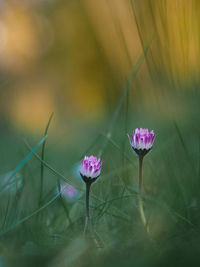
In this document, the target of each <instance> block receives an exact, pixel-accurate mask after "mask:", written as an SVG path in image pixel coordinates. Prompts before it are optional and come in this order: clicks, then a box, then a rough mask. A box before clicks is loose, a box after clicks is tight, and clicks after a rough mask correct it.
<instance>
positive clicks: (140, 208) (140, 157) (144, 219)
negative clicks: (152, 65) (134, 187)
mask: <svg viewBox="0 0 200 267" xmlns="http://www.w3.org/2000/svg"><path fill="white" fill-rule="evenodd" d="M142 163H143V156H139V193H138V202H139V211H140V217H141V220H142V223H143V224H144V227H145V228H146V229H147V221H146V217H145V214H144V209H143V203H142ZM147 230H148V229H147Z"/></svg>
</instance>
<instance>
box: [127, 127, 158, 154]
mask: <svg viewBox="0 0 200 267" xmlns="http://www.w3.org/2000/svg"><path fill="white" fill-rule="evenodd" d="M128 138H129V142H130V144H131V146H132V148H133V149H134V151H135V152H136V153H137V154H138V155H139V156H144V155H145V154H147V153H148V152H149V150H150V149H151V148H152V145H153V142H154V139H155V134H154V131H153V130H152V131H150V132H149V131H148V129H143V128H140V129H138V128H136V129H135V131H133V133H132V135H131V138H130V136H129V135H128Z"/></svg>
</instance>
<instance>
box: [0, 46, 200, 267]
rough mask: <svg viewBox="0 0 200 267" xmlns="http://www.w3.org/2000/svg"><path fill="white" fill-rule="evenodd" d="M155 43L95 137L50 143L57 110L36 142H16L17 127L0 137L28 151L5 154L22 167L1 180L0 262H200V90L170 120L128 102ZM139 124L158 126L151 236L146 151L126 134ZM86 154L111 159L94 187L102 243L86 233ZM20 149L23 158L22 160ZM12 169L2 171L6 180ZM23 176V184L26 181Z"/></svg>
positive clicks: (150, 171) (150, 167)
mask: <svg viewBox="0 0 200 267" xmlns="http://www.w3.org/2000/svg"><path fill="white" fill-rule="evenodd" d="M149 45H150V43H148V44H147V47H146V48H145V50H144V52H143V53H142V54H141V56H140V57H139V59H138V62H137V63H136V65H135V67H134V69H133V72H132V73H131V75H130V78H129V79H128V80H127V84H126V86H125V88H124V89H123V90H122V93H121V96H120V99H119V102H118V104H117V106H116V109H115V110H114V113H113V114H112V116H111V120H110V121H109V123H108V125H107V123H104V124H103V125H102V131H101V132H100V131H99V130H97V131H96V136H92V135H91V133H89V132H88V131H87V129H83V130H82V132H81V133H82V134H81V136H80V138H79V139H78V140H75V141H74V143H73V144H72V146H70V145H65V144H61V145H62V146H61V147H60V148H57V147H56V146H51V138H50V137H51V128H49V125H50V122H51V118H52V116H51V117H50V119H49V122H48V123H47V126H46V130H45V134H44V136H45V137H44V138H42V139H41V138H40V139H41V141H40V142H39V143H38V145H37V146H35V148H34V146H32V145H31V144H32V142H27V141H26V142H25V143H24V144H23V145H22V144H21V143H20V144H19V143H18V142H19V139H18V141H17V142H16V137H13V136H15V133H13V134H11V135H10V136H4V138H5V140H7V141H6V142H5V140H4V139H3V138H2V140H1V141H0V143H1V145H2V146H1V147H2V151H7V150H6V149H8V145H9V149H8V151H9V152H10V154H12V148H13V149H14V150H16V147H18V148H20V154H19V155H18V157H17V152H15V153H14V158H13V157H11V155H9V153H8V152H7V153H6V157H5V158H3V157H2V166H1V168H2V170H4V172H6V173H8V172H9V173H10V169H14V168H13V166H14V163H15V162H16V163H15V166H17V167H16V168H15V169H14V171H12V172H11V174H9V175H8V177H9V178H8V180H12V183H10V182H9V181H8V182H7V183H6V184H5V183H3V182H2V183H0V192H1V195H0V226H1V227H0V248H1V257H2V258H0V260H1V259H2V265H1V261H0V266H61V267H62V266H136V267H138V266H139V267H140V266H141V267H142V266H148V267H149V266H192V265H194V264H198V260H199V240H200V228H199V227H200V216H199V214H200V194H199V189H200V165H199V156H200V142H199V137H200V124H199V118H198V114H199V112H198V109H196V107H197V105H196V104H195V103H198V99H200V98H199V96H198V94H196V95H194V96H193V97H191V99H190V100H189V99H188V96H187V94H184V93H183V94H182V97H183V99H184V100H185V102H184V103H186V104H187V103H188V106H187V105H186V107H185V108H186V110H187V107H190V110H189V109H188V111H187V112H186V115H182V116H177V118H170V119H168V120H167V119H164V118H165V116H162V114H159V115H157V116H155V113H153V112H149V111H148V109H145V108H142V107H141V108H140V103H137V104H136V105H133V104H132V103H129V102H130V99H129V97H127V93H128V91H129V89H131V86H132V82H133V80H134V78H135V75H136V74H137V72H138V70H139V68H140V66H141V64H142V62H143V60H144V58H145V54H146V52H147V49H148V48H149ZM130 93H131V92H129V94H130ZM129 94H128V96H129ZM126 97H127V98H126ZM173 97H175V95H173ZM184 103H183V104H184ZM128 104H129V106H128ZM159 112H161V111H159V110H158V113H159ZM162 112H163V110H162ZM54 120H56V116H55V117H54ZM105 121H106V119H105ZM140 126H141V127H149V128H150V129H154V130H155V132H156V134H157V137H156V140H155V144H154V146H153V149H152V151H151V152H150V153H149V154H148V155H147V156H146V157H145V159H144V173H143V175H144V177H143V178H144V191H143V200H144V209H145V214H146V217H147V220H148V224H149V232H150V233H149V234H147V233H146V231H145V230H144V228H143V225H142V223H141V220H140V216H139V211H138V200H137V199H138V159H137V156H136V155H134V154H133V152H132V149H131V148H130V145H129V142H128V138H127V136H126V133H127V132H129V133H130V131H131V130H133V129H134V128H135V127H140ZM44 128H45V126H44ZM48 128H49V131H48ZM47 131H48V139H46V134H47ZM47 140H48V143H46V145H45V142H46V141H47ZM86 140H87V142H86ZM91 140H93V141H91ZM37 142H38V141H37ZM37 142H36V143H37ZM42 143H43V146H42V147H41V152H40V151H39V145H42ZM22 147H23V148H22ZM85 154H88V155H89V154H95V155H101V156H102V158H103V160H104V165H103V171H102V175H101V177H100V178H99V179H98V180H97V182H95V183H94V185H93V186H92V192H91V207H90V208H91V215H92V224H93V228H94V232H95V236H96V239H97V240H98V244H99V246H98V248H97V247H95V246H93V245H91V243H90V241H88V240H87V239H85V238H84V235H83V229H84V220H85V186H84V184H83V183H82V182H81V180H79V179H77V178H76V177H75V175H74V164H75V163H77V162H78V161H80V159H81V158H82V156H83V155H85ZM15 156H16V157H15ZM9 157H10V158H11V160H10V162H9V163H7V162H6V158H7V159H8V158H9ZM19 157H20V158H21V160H19V161H17V160H18V158H19ZM23 159H24V160H23ZM65 162H66V165H65ZM9 165H10V169H8V168H9ZM4 177H5V174H2V175H1V179H4ZM13 177H15V179H13ZM17 181H18V182H19V181H20V182H21V185H22V186H21V187H19V188H18V184H17ZM64 182H66V183H70V184H72V185H73V186H75V187H76V188H77V189H78V190H79V192H80V196H79V198H78V199H77V200H76V201H74V202H73V203H69V202H67V201H66V199H65V198H63V197H62V194H61V193H60V191H59V186H60V183H64ZM13 185H16V187H13ZM41 200H42V201H41ZM38 203H39V206H38ZM3 261H5V262H6V265H4V263H3ZM197 266H198V265H197Z"/></svg>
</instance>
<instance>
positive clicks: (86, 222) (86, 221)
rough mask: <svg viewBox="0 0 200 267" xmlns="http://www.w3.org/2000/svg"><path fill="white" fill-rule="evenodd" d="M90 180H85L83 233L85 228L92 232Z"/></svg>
mask: <svg viewBox="0 0 200 267" xmlns="http://www.w3.org/2000/svg"><path fill="white" fill-rule="evenodd" d="M90 186H91V183H90V182H86V220H85V229H84V233H85V232H86V230H87V228H88V229H89V231H90V233H91V234H92V225H91V221H90V207H89V203H90Z"/></svg>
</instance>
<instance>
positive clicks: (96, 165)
mask: <svg viewBox="0 0 200 267" xmlns="http://www.w3.org/2000/svg"><path fill="white" fill-rule="evenodd" d="M102 165H103V161H101V159H100V158H99V159H97V158H96V157H95V156H90V157H87V156H85V157H84V160H83V161H82V163H81V167H80V170H79V171H80V175H81V176H82V178H83V177H85V178H91V179H96V178H97V177H98V176H99V175H100V173H101V168H102Z"/></svg>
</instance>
